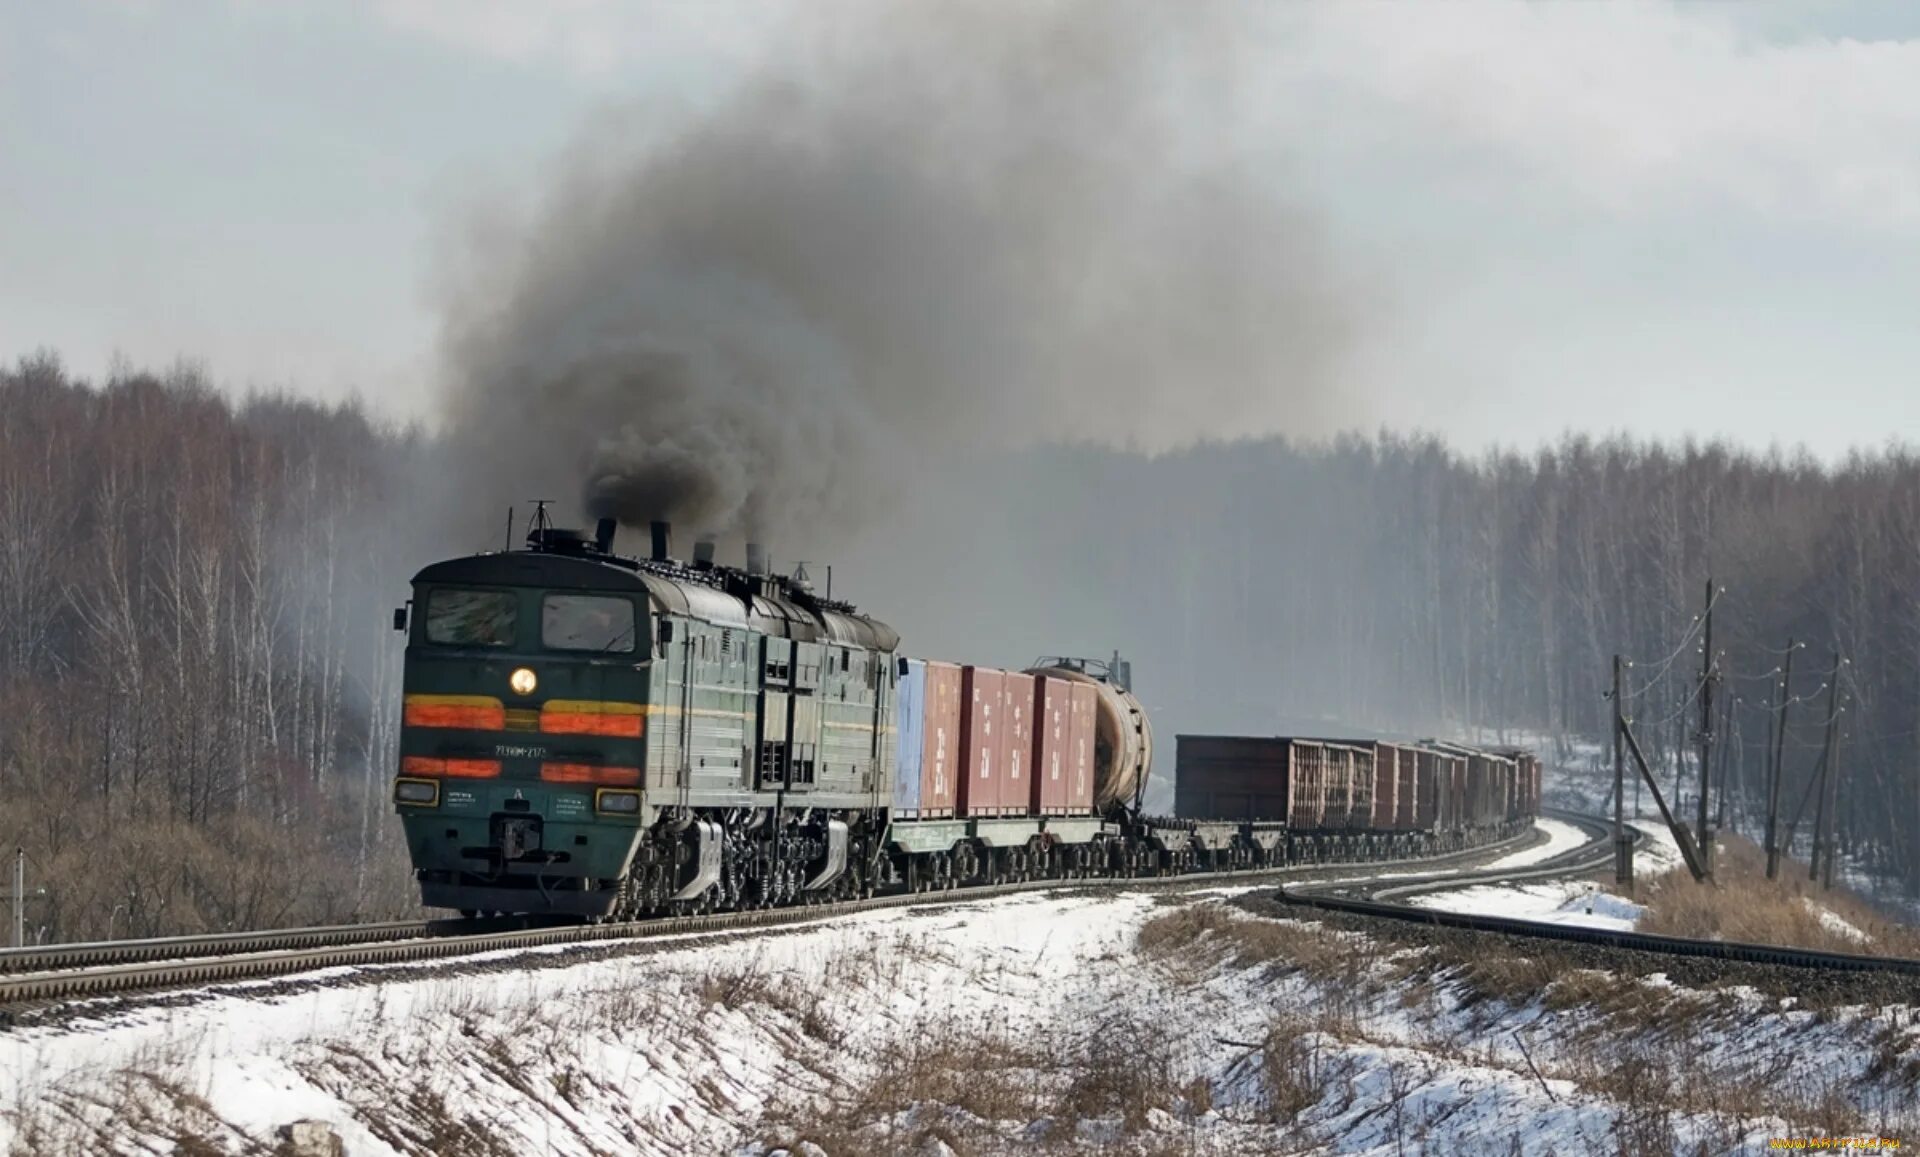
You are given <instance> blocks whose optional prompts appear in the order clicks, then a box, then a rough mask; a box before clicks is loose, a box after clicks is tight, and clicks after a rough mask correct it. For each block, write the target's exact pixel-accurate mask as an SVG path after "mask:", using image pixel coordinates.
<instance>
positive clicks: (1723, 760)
mask: <svg viewBox="0 0 1920 1157" xmlns="http://www.w3.org/2000/svg"><path fill="white" fill-rule="evenodd" d="M1741 702H1742V700H1741V698H1740V696H1738V695H1729V696H1727V698H1726V701H1725V704H1726V705H1725V706H1723V707H1722V708H1721V709H1720V734H1721V735H1723V736H1724V737H1725V738H1726V742H1724V743H1722V744H1721V745H1720V768H1719V771H1718V772H1717V773H1716V774H1717V778H1718V780H1719V782H1720V801H1719V803H1720V806H1719V807H1717V808H1715V809H1714V821H1713V826H1714V828H1715V829H1716V830H1717V831H1723V832H1724V831H1729V830H1731V829H1733V828H1736V827H1738V825H1739V818H1738V817H1737V816H1735V815H1734V812H1733V805H1732V803H1731V802H1730V800H1731V797H1732V796H1733V795H1734V794H1736V793H1735V792H1734V791H1733V781H1734V777H1735V776H1740V775H1741V771H1742V768H1741V767H1740V765H1739V761H1737V760H1735V759H1734V757H1733V756H1734V752H1736V751H1742V750H1743V749H1742V747H1741V745H1740V717H1739V708H1740V704H1741ZM1741 778H1742V779H1744V778H1745V777H1744V776H1741Z"/></svg>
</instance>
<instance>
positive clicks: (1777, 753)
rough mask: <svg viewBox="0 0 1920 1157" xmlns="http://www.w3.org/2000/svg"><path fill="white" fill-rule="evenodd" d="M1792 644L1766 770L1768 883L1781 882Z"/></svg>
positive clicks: (1784, 668)
mask: <svg viewBox="0 0 1920 1157" xmlns="http://www.w3.org/2000/svg"><path fill="white" fill-rule="evenodd" d="M1794 649H1795V644H1794V641H1793V639H1792V638H1791V637H1789V638H1788V639H1787V660H1786V662H1785V663H1783V664H1782V665H1781V667H1780V694H1779V696H1778V699H1777V714H1776V716H1775V719H1774V724H1773V759H1772V760H1771V761H1770V763H1769V766H1768V768H1767V879H1769V880H1777V879H1779V878H1780V840H1779V835H1780V757H1781V754H1782V752H1783V749H1784V747H1785V744H1786V741H1787V707H1788V705H1789V704H1790V703H1791V702H1792V700H1791V698H1790V697H1789V696H1788V692H1789V691H1791V690H1792V688H1793V652H1794Z"/></svg>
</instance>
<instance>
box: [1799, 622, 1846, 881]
mask: <svg viewBox="0 0 1920 1157" xmlns="http://www.w3.org/2000/svg"><path fill="white" fill-rule="evenodd" d="M1839 734H1840V653H1839V652H1838V651H1835V652H1834V655H1833V674H1831V675H1829V676H1828V677H1827V740H1826V744H1825V747H1824V748H1823V750H1822V754H1821V757H1820V764H1821V767H1820V782H1819V784H1818V786H1817V787H1816V788H1815V791H1817V792H1818V793H1819V794H1818V796H1817V797H1816V798H1815V800H1814V809H1813V858H1812V862H1811V863H1809V864H1808V865H1807V879H1809V880H1812V881H1813V882H1814V883H1816V884H1817V883H1819V882H1820V858H1821V857H1822V856H1832V855H1833V846H1832V833H1830V832H1829V831H1828V830H1827V825H1828V824H1829V823H1831V822H1832V818H1833V811H1832V808H1831V807H1830V806H1829V801H1830V800H1831V799H1832V798H1833V771H1834V767H1833V762H1834V744H1835V743H1836V742H1837V741H1838V737H1839Z"/></svg>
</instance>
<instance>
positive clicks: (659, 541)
mask: <svg viewBox="0 0 1920 1157" xmlns="http://www.w3.org/2000/svg"><path fill="white" fill-rule="evenodd" d="M648 529H650V530H651V531H653V561H655V562H671V561H673V526H672V525H671V524H670V523H666V522H654V523H652V524H651V525H650V526H649V527H648Z"/></svg>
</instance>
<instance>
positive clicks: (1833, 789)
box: [1824, 703, 1847, 892]
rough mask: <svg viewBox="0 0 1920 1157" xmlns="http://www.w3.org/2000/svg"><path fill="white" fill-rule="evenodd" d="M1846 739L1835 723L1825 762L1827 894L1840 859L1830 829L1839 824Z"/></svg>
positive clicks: (1835, 840) (1844, 707) (1837, 840)
mask: <svg viewBox="0 0 1920 1157" xmlns="http://www.w3.org/2000/svg"><path fill="white" fill-rule="evenodd" d="M1846 710H1847V709H1846V706H1845V704H1844V703H1843V704H1842V705H1841V707H1840V713H1841V714H1842V715H1844V714H1846ZM1846 737H1847V733H1846V732H1845V731H1844V730H1842V729H1841V728H1840V726H1839V725H1838V724H1837V723H1836V724H1835V725H1834V729H1833V754H1832V756H1831V757H1830V758H1829V759H1828V760H1827V775H1828V776H1829V777H1830V778H1829V779H1828V780H1827V783H1828V784H1829V786H1828V788H1827V815H1828V817H1829V818H1828V820H1827V827H1828V831H1827V871H1826V876H1825V879H1824V883H1825V884H1826V887H1827V891H1829V892H1831V891H1833V862H1834V861H1835V860H1837V859H1839V858H1840V841H1839V838H1838V837H1837V836H1835V835H1834V834H1833V830H1832V829H1833V827H1834V826H1835V825H1837V824H1838V823H1839V822H1840V744H1841V742H1842V741H1843V740H1845V739H1846Z"/></svg>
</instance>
